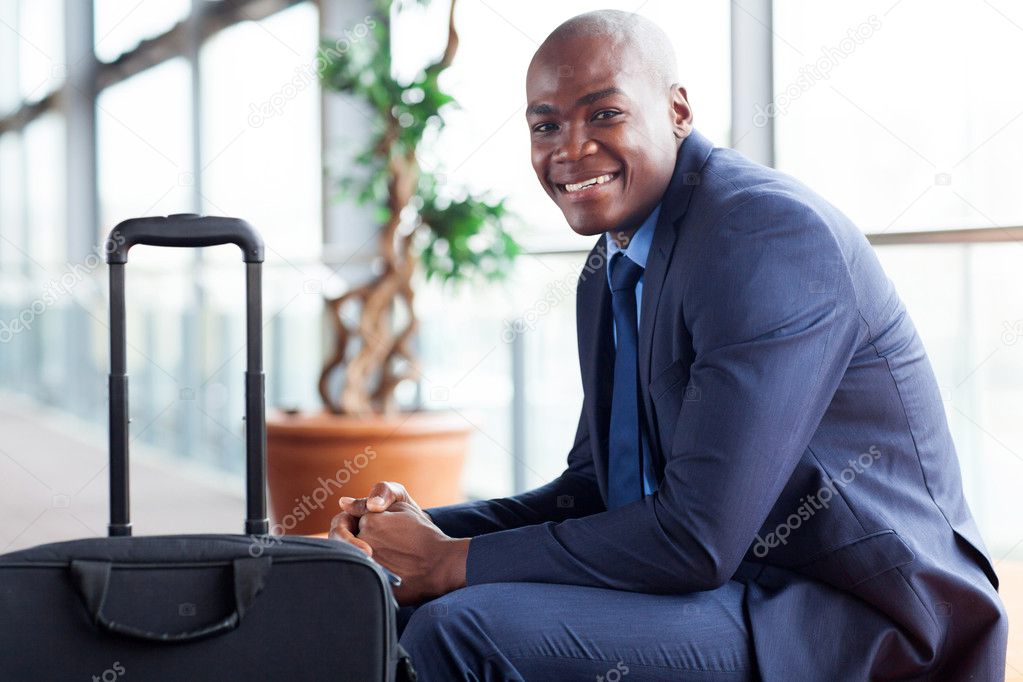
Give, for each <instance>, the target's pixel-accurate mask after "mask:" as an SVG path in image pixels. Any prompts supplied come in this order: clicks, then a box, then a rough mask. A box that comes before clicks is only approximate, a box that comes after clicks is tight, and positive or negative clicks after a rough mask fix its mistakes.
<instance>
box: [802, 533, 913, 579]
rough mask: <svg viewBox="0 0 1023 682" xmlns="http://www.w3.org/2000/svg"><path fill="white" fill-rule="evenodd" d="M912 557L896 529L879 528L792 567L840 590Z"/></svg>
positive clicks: (873, 576) (905, 562)
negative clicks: (880, 529) (874, 531)
mask: <svg viewBox="0 0 1023 682" xmlns="http://www.w3.org/2000/svg"><path fill="white" fill-rule="evenodd" d="M915 559H916V555H915V554H914V553H913V550H912V549H910V548H909V545H907V544H906V542H905V541H904V540H903V539H902V538H901V537H899V536H898V534H896V532H895V531H893V530H882V531H878V532H876V533H871V534H870V535H866V536H864V537H861V538H857V539H855V540H853V541H851V542H849V543H846V544H844V545H841V546H840V547H837V548H836V549H831V550H828V551H826V552H824V553H823V554H822V555H821V556H820V557H818V558H816V559H812V560H810V561H809V562H807V563H804V564H800V565H798V566H794V567H792V568H793V570H796V571H798V572H799V573H802V574H804V575H808V576H810V577H812V578H815V579H817V580H820V581H822V582H825V583H828V584H831V585H834V586H835V587H838V588H839V589H845V590H851V589H853V588H854V587H856V586H857V585H859V584H860V583H864V582H866V581H868V580H870V579H871V578H876V577H877V576H879V575H881V574H882V573H886V572H888V571H890V570H892V569H893V568H898V567H899V566H904V565H906V564H908V563H910V562H912V561H914V560H915Z"/></svg>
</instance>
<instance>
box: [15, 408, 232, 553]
mask: <svg viewBox="0 0 1023 682" xmlns="http://www.w3.org/2000/svg"><path fill="white" fill-rule="evenodd" d="M133 448H135V449H136V450H138V452H136V453H133V454H134V456H133V458H132V463H131V465H132V469H131V509H132V523H133V524H134V531H135V534H136V535H154V534H162V533H192V532H200V533H206V532H229V533H240V532H242V525H243V519H244V514H245V503H244V497H243V489H242V482H241V481H233V480H218V477H217V476H211V475H210V474H209V473H208V472H197V471H195V470H194V469H190V468H189V467H187V466H183V465H182V464H180V463H177V462H168V461H167V460H166V459H165V458H161V457H160V455H158V454H157V453H152V452H145V451H143V450H142V449H141V448H137V447H136V446H133ZM106 462H107V454H106V428H105V427H103V426H95V425H92V424H84V423H78V422H75V421H72V420H71V418H69V417H66V416H63V415H58V414H49V413H47V412H45V411H42V412H41V411H40V410H38V409H34V408H33V406H31V405H27V404H25V403H23V402H20V401H17V400H15V399H13V398H9V397H6V398H5V397H0V553H4V552H10V551H13V550H15V549H21V548H24V547H31V546H32V545H37V544H40V543H44V542H53V541H56V540H71V539H75V538H81V537H89V536H98V535H104V534H105V533H106V524H107V521H108V518H107V514H108V512H107V466H106Z"/></svg>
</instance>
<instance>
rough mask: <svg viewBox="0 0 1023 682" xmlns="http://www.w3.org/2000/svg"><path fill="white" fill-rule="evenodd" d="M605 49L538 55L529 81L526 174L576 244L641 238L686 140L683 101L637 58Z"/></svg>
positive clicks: (597, 41) (596, 45) (580, 46)
mask: <svg viewBox="0 0 1023 682" xmlns="http://www.w3.org/2000/svg"><path fill="white" fill-rule="evenodd" d="M609 42H610V41H609V40H607V39H606V38H601V37H592V38H591V37H578V38H572V39H569V40H564V41H562V42H561V43H555V44H551V45H545V46H544V48H542V50H541V51H540V52H539V53H538V54H537V55H536V56H535V57H534V58H533V62H532V63H531V64H530V67H529V72H528V74H527V76H526V97H527V100H528V103H527V110H526V120H527V123H528V124H529V129H530V139H531V148H532V152H531V155H532V163H533V170H534V171H536V176H537V178H538V179H539V180H540V184H541V185H543V188H544V190H546V192H547V194H548V195H550V197H551V199H553V200H554V203H556V204H557V205H558V208H560V209H561V211H562V213H564V214H565V219H566V220H567V221H568V224H569V225H570V226H571V227H572V229H573V230H574V231H575V232H577V233H579V234H581V235H597V234H600V233H602V232H608V231H613V232H617V231H622V232H624V233H626V234H631V232H632V231H634V230H635V229H636V228H638V227H639V225H640V223H641V222H642V221H643V220H644V219H645V218H646V216H647V215H649V213H650V211H652V210H653V208H654V207H655V206H656V205H657V203H658V202H659V201H660V199H661V196H662V195H663V194H664V191H665V189H667V186H668V181H669V180H670V179H671V174H672V171H673V170H674V168H675V159H676V154H677V152H678V144H679V139H680V137H684V134H685V132H687V131H688V129H687V126H688V120H689V111H688V105H687V104H686V103H685V91H684V90H682V89H681V88H675V91H674V94H673V91H672V89H671V88H668V87H661V86H659V85H658V84H657V82H656V79H655V78H654V77H652V76H651V75H650V74H649V73H648V72H646V71H645V70H644V69H643V66H642V62H641V60H640V59H638V58H637V55H636V48H628V47H625V48H623V47H622V46H615V45H609V44H608V43H609ZM679 93H681V94H679ZM679 99H680V100H681V102H682V106H683V107H684V116H683V117H682V118H684V119H685V123H684V125H682V124H680V122H679V121H680V119H679V110H678V102H677V100H679Z"/></svg>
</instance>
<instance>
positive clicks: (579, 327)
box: [576, 236, 614, 500]
mask: <svg viewBox="0 0 1023 682" xmlns="http://www.w3.org/2000/svg"><path fill="white" fill-rule="evenodd" d="M576 296H577V298H578V302H577V305H576V333H577V335H578V339H579V366H580V369H581V373H582V381H583V394H584V396H585V398H584V401H583V409H584V410H585V412H586V419H587V425H588V427H589V431H590V448H591V450H592V452H593V464H594V469H595V471H596V474H597V484H598V486H599V488H600V493H601V495H603V497H604V499H605V500H606V499H607V447H608V444H607V443H608V426H609V424H610V419H611V388H612V381H613V375H614V348H613V346H612V343H613V341H612V336H611V335H612V331H611V329H612V326H611V319H612V316H611V292H610V291H608V287H607V249H606V248H605V246H604V237H603V236H601V237H600V239H599V240H598V242H597V245H596V246H594V248H593V250H592V251H590V254H589V256H588V257H587V259H586V264H585V266H584V268H583V271H582V273H581V274H580V276H579V287H578V289H577V292H576Z"/></svg>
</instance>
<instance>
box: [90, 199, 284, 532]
mask: <svg viewBox="0 0 1023 682" xmlns="http://www.w3.org/2000/svg"><path fill="white" fill-rule="evenodd" d="M136 244H150V245H153V246H178V247H196V246H215V245H217V244H235V245H237V246H238V247H239V248H240V249H241V250H242V260H244V261H245V271H246V275H245V277H246V279H245V298H246V305H245V309H246V312H245V337H246V344H245V345H246V356H247V359H246V369H245V459H246V465H245V497H246V517H245V532H246V533H247V534H249V535H266V534H267V533H268V532H269V526H270V524H269V520H268V519H267V517H266V396H265V393H266V380H265V376H264V374H263V321H262V320H263V302H262V291H263V284H262V282H263V280H262V267H263V239H262V237H260V236H259V233H258V232H256V230H255V229H253V227H252V226H251V225H249V224H248V223H247V222H245V221H244V220H241V219H239V218H226V217H223V216H205V217H203V216H198V215H195V214H194V213H178V214H174V215H169V216H166V217H163V216H155V217H148V218H132V219H130V220H125V221H123V222H121V223H119V224H118V225H117V227H115V228H114V229H113V230H111V231H110V236H109V237H108V238H107V242H106V252H107V263H108V264H109V266H110V267H109V271H110V376H109V384H108V389H109V395H110V401H109V402H110V410H109V423H110V431H109V433H110V524H109V525H108V526H107V529H108V532H109V534H110V535H111V536H115V535H117V536H121V535H131V521H130V518H131V514H130V512H129V499H128V498H129V496H128V492H129V491H128V488H129V486H128V481H129V477H128V445H129V442H130V438H129V430H128V422H129V419H128V373H127V372H128V370H127V354H128V344H127V336H126V329H125V327H126V323H125V296H124V269H125V267H126V265H127V263H128V250H129V249H131V247H132V246H134V245H136Z"/></svg>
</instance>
